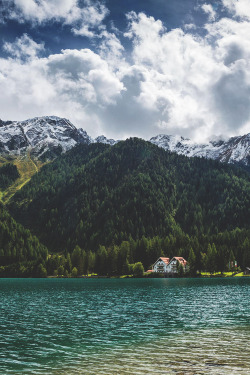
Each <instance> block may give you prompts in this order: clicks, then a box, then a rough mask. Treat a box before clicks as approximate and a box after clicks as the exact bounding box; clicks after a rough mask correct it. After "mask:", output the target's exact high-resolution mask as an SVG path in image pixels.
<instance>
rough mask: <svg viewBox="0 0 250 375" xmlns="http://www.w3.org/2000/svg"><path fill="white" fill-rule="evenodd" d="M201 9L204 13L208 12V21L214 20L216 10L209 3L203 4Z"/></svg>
mask: <svg viewBox="0 0 250 375" xmlns="http://www.w3.org/2000/svg"><path fill="white" fill-rule="evenodd" d="M201 9H202V10H203V12H204V13H206V14H208V18H209V21H215V18H216V12H215V10H214V8H213V7H212V5H211V4H203V5H202V6H201Z"/></svg>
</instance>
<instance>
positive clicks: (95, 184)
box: [8, 138, 250, 267]
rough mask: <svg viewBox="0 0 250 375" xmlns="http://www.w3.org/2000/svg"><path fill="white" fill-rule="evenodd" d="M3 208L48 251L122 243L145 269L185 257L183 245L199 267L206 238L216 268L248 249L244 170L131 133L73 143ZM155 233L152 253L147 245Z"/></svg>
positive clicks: (248, 181) (242, 257)
mask: <svg viewBox="0 0 250 375" xmlns="http://www.w3.org/2000/svg"><path fill="white" fill-rule="evenodd" d="M8 207H9V209H10V211H11V213H12V214H13V215H14V217H15V219H16V220H17V221H19V222H21V223H23V224H24V225H25V226H26V227H27V228H30V229H31V231H32V233H34V234H36V235H37V236H38V237H39V239H40V240H41V242H42V243H44V244H45V245H46V246H47V247H48V248H49V250H50V251H61V252H64V251H70V252H72V250H73V249H74V248H75V247H76V246H79V247H80V249H85V250H87V251H90V250H91V251H92V252H93V253H96V252H97V250H98V248H99V247H100V245H104V246H105V248H106V249H110V248H114V246H115V245H119V246H120V244H121V243H122V242H123V241H127V240H129V241H130V243H131V247H132V248H133V249H134V250H131V251H132V252H133V254H134V259H133V260H136V261H142V262H143V263H144V266H145V267H148V266H149V265H150V262H152V261H153V257H155V256H156V255H162V254H163V253H165V255H171V254H173V255H176V254H177V255H178V254H180V253H181V254H182V256H184V255H185V256H186V257H188V256H189V252H190V249H191V248H192V249H193V250H194V251H195V256H196V258H197V262H198V263H199V264H200V265H199V267H201V262H202V257H203V255H202V254H204V256H205V255H206V254H207V251H208V246H209V245H212V244H213V243H214V244H215V247H216V251H217V254H218V253H220V259H221V263H223V267H225V265H226V263H228V260H229V258H234V257H237V260H238V261H239V262H240V264H241V265H245V264H246V263H247V261H248V260H247V256H248V254H249V253H250V246H249V239H250V233H249V224H250V175H249V174H247V173H246V172H244V171H242V170H240V169H237V168H234V167H232V166H229V165H224V164H222V163H219V162H216V161H212V160H206V159H203V158H187V157H185V156H179V155H177V154H175V153H170V152H167V151H164V150H163V149H161V148H158V147H157V146H155V145H153V144H151V143H149V142H146V141H143V140H140V139H136V138H134V139H129V140H127V141H123V142H119V143H118V144H116V145H115V146H112V147H111V146H109V145H103V144H91V145H89V146H88V145H79V146H77V147H76V148H74V149H72V150H70V151H69V152H68V153H66V154H65V155H63V156H60V157H58V158H57V159H56V160H55V161H54V162H53V163H51V164H49V165H46V166H44V167H43V168H42V169H41V171H40V172H39V173H37V174H36V175H34V176H33V177H32V178H31V180H30V182H29V183H28V184H26V185H25V186H24V187H23V188H22V189H21V190H19V191H18V192H17V193H16V194H15V195H14V197H13V198H12V200H11V202H10V203H9V205H8ZM156 236H157V238H158V242H157V243H158V245H157V246H156V247H157V250H155V248H154V247H152V246H151V245H150V246H149V243H150V241H151V240H150V239H153V238H155V237H156ZM143 238H144V242H143V241H142V243H144V245H145V243H148V245H145V246H144V245H143V246H142V245H140V243H141V242H140V241H141V240H142V239H143ZM134 241H135V242H134ZM138 241H139V242H138ZM147 241H149V242H147ZM163 243H164V246H162V245H159V244H163ZM135 244H137V245H135ZM167 244H168V245H167ZM136 246H137V247H136ZM138 246H139V248H140V250H135V249H136V248H138ZM140 246H141V247H140ZM149 249H151V250H149ZM150 252H152V254H153V256H151V255H150V254H149V253H150ZM197 267H198V265H197Z"/></svg>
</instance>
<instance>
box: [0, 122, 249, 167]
mask: <svg viewBox="0 0 250 375" xmlns="http://www.w3.org/2000/svg"><path fill="white" fill-rule="evenodd" d="M149 141H150V142H151V143H153V144H155V145H157V146H159V147H161V148H163V149H165V150H168V151H171V152H176V153H177V154H180V155H185V156H188V157H192V156H198V157H205V158H209V159H214V160H220V161H222V162H225V163H240V164H243V165H245V166H250V134H246V135H244V136H238V137H233V138H230V139H226V140H223V139H221V138H213V139H211V140H210V141H209V142H207V143H200V144H198V143H195V142H193V141H192V140H190V139H188V138H184V137H182V136H178V135H166V134H159V135H157V136H155V137H152V138H151V139H150V140H149ZM117 142H119V141H116V140H114V139H107V138H106V137H105V136H104V135H101V136H99V137H97V138H95V139H93V138H91V137H90V136H89V135H88V134H87V132H86V131H85V130H83V129H81V128H80V129H78V128H76V127H75V126H74V125H73V124H72V123H71V122H70V121H69V120H67V119H65V118H60V117H57V116H44V117H35V118H32V119H28V120H25V121H1V120H0V154H9V155H19V154H22V153H25V152H27V151H28V150H29V151H30V152H31V154H32V155H33V156H35V157H37V158H40V159H43V160H47V159H53V158H54V157H56V156H57V155H59V154H61V153H62V152H66V151H68V150H70V149H71V148H72V147H74V146H75V145H76V144H79V143H85V144H90V143H105V144H109V145H111V146H113V145H115V144H116V143H117Z"/></svg>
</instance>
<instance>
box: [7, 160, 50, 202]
mask: <svg viewBox="0 0 250 375" xmlns="http://www.w3.org/2000/svg"><path fill="white" fill-rule="evenodd" d="M6 162H9V163H10V162H12V163H13V164H14V165H16V167H17V169H18V172H19V174H20V178H18V179H17V180H16V181H15V182H14V184H12V185H11V186H10V187H8V188H7V189H6V190H5V191H1V192H0V199H1V200H2V202H3V203H7V202H8V201H9V200H10V198H11V197H13V195H14V194H15V193H16V192H17V191H18V190H20V189H21V188H22V187H23V186H24V185H25V184H26V183H27V182H28V181H29V180H30V179H31V177H32V176H33V175H34V174H35V173H37V172H38V171H39V169H40V168H41V167H42V165H43V164H42V163H41V162H40V161H34V160H32V159H31V157H30V154H29V153H27V154H26V155H23V156H18V157H16V158H12V159H8V160H7V159H4V158H1V160H0V165H3V164H5V163H6Z"/></svg>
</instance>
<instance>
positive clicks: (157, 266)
mask: <svg viewBox="0 0 250 375" xmlns="http://www.w3.org/2000/svg"><path fill="white" fill-rule="evenodd" d="M178 265H179V266H182V267H183V271H184V272H186V271H187V270H188V265H187V261H186V260H185V259H184V258H183V257H173V258H172V259H171V260H170V258H165V257H160V258H158V259H157V261H156V262H155V263H154V264H153V266H152V272H157V273H171V274H173V273H177V272H178Z"/></svg>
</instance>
